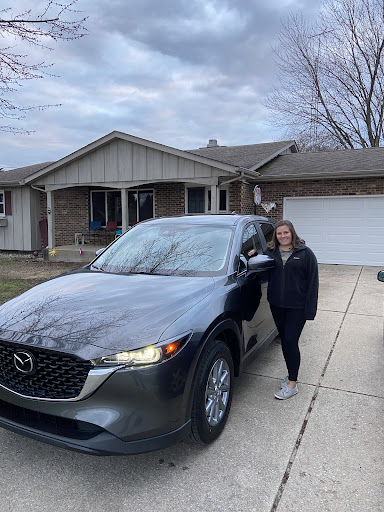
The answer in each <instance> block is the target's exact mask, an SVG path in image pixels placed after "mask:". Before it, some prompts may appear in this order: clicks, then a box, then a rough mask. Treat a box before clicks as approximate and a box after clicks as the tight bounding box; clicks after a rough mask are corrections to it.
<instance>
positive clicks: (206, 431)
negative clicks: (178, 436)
mask: <svg viewBox="0 0 384 512" xmlns="http://www.w3.org/2000/svg"><path fill="white" fill-rule="evenodd" d="M233 386H234V366H233V359H232V354H231V351H230V350H229V348H228V346H227V345H226V344H225V343H224V342H223V341H220V340H214V341H213V342H211V343H209V345H208V346H207V347H206V348H205V349H204V352H203V354H202V357H201V360H200V363H199V369H198V373H197V378H196V386H195V393H194V397H193V404H192V413H191V435H190V439H191V440H192V441H194V442H197V443H202V444H209V443H212V442H213V441H214V440H215V439H216V438H217V437H218V436H219V435H220V434H221V432H222V431H223V429H224V427H225V424H226V422H227V418H228V414H229V410H230V408H231V402H232V394H233Z"/></svg>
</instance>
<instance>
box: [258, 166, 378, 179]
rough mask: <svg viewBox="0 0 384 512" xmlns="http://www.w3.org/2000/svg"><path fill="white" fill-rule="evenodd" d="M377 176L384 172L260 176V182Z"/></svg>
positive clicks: (366, 171) (365, 171)
mask: <svg viewBox="0 0 384 512" xmlns="http://www.w3.org/2000/svg"><path fill="white" fill-rule="evenodd" d="M376 176H381V177H384V170H382V169H380V170H375V171H372V170H369V171H368V170H364V171H342V172H327V173H324V172H323V173H321V174H320V173H319V174H315V173H305V174H304V173H303V174H279V175H276V174H275V175H272V174H271V175H269V176H268V175H263V174H262V173H261V174H260V177H259V178H258V180H259V181H260V182H265V181H300V180H319V179H325V180H331V179H340V178H374V177H376Z"/></svg>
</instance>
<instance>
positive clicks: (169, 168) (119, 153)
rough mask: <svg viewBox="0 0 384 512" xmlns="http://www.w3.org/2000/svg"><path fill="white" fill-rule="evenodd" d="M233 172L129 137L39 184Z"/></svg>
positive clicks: (120, 182)
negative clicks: (137, 142) (130, 140)
mask: <svg viewBox="0 0 384 512" xmlns="http://www.w3.org/2000/svg"><path fill="white" fill-rule="evenodd" d="M223 175H233V174H232V173H230V172H227V171H223V170H220V169H216V168H215V167H212V166H210V165H206V164H202V163H200V162H194V161H193V160H189V159H187V158H182V157H180V156H176V155H172V154H170V153H167V152H165V151H160V150H156V149H153V148H149V147H146V146H142V145H139V144H135V143H133V142H129V141H125V140H114V141H112V142H110V143H108V144H106V145H105V146H102V147H100V148H98V149H96V150H95V151H93V152H92V153H90V154H88V155H85V156H83V157H81V158H79V159H78V160H76V161H74V162H71V163H70V164H68V165H66V166H64V167H62V168H60V169H58V170H57V171H54V172H52V173H50V174H49V175H47V176H45V177H42V178H40V179H39V180H37V181H36V183H35V184H36V185H38V186H41V185H50V186H52V187H53V188H54V186H55V185H57V186H60V185H63V186H65V185H69V186H71V185H84V184H85V185H86V184H89V185H100V186H103V185H107V186H113V184H115V186H116V187H117V188H120V186H123V184H124V185H125V186H127V183H128V184H129V183H130V182H133V183H135V182H139V181H140V182H147V183H150V182H159V181H170V180H186V181H188V180H195V179H199V178H204V179H206V178H217V177H219V176H223Z"/></svg>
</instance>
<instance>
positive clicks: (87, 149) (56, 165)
mask: <svg viewBox="0 0 384 512" xmlns="http://www.w3.org/2000/svg"><path fill="white" fill-rule="evenodd" d="M116 139H121V140H126V141H128V142H133V143H135V144H138V145H141V146H146V147H148V148H152V149H155V150H160V151H164V152H166V153H169V154H172V155H175V156H181V157H184V158H186V159H189V160H194V161H197V162H200V163H203V164H207V165H211V166H212V167H216V168H219V169H222V170H224V171H227V172H230V173H236V168H235V166H234V165H233V164H227V163H226V162H222V161H220V160H216V165H214V164H213V163H211V159H209V158H207V157H205V156H203V155H193V154H186V153H187V152H186V151H183V150H181V149H177V148H173V147H170V146H165V145H164V144H160V143H158V142H152V141H150V140H147V139H142V138H140V137H135V136H134V135H129V134H128V133H123V132H119V131H113V132H111V133H109V134H107V135H105V136H104V137H101V138H100V139H98V140H96V141H94V142H91V143H90V144H88V145H86V146H84V147H83V148H80V149H78V150H77V151H75V152H74V153H71V154H69V155H67V156H65V157H64V158H61V159H60V160H57V161H56V162H52V163H51V164H50V165H49V166H47V167H46V168H44V169H41V170H40V171H37V172H36V173H35V174H34V175H30V176H29V177H27V178H25V183H29V182H32V181H34V180H36V179H37V178H40V177H41V176H44V175H46V174H50V173H51V172H53V171H55V170H57V169H60V168H61V167H63V166H65V165H68V164H69V163H70V162H73V161H75V160H78V159H79V158H82V157H83V156H85V155H87V154H89V153H92V152H93V151H94V150H95V149H97V148H100V147H102V146H104V145H106V144H108V143H110V142H112V141H113V140H116ZM253 175H254V176H257V175H258V173H254V174H253Z"/></svg>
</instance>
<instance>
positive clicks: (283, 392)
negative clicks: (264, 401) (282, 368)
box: [275, 384, 299, 400]
mask: <svg viewBox="0 0 384 512" xmlns="http://www.w3.org/2000/svg"><path fill="white" fill-rule="evenodd" d="M298 392H299V390H298V389H297V384H296V386H295V387H294V388H293V389H292V388H291V387H290V386H288V384H287V385H286V386H284V387H283V388H281V389H280V391H278V392H277V393H275V397H276V398H278V399H279V400H286V399H287V398H291V397H292V396H295V395H296V394H297V393H298Z"/></svg>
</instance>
